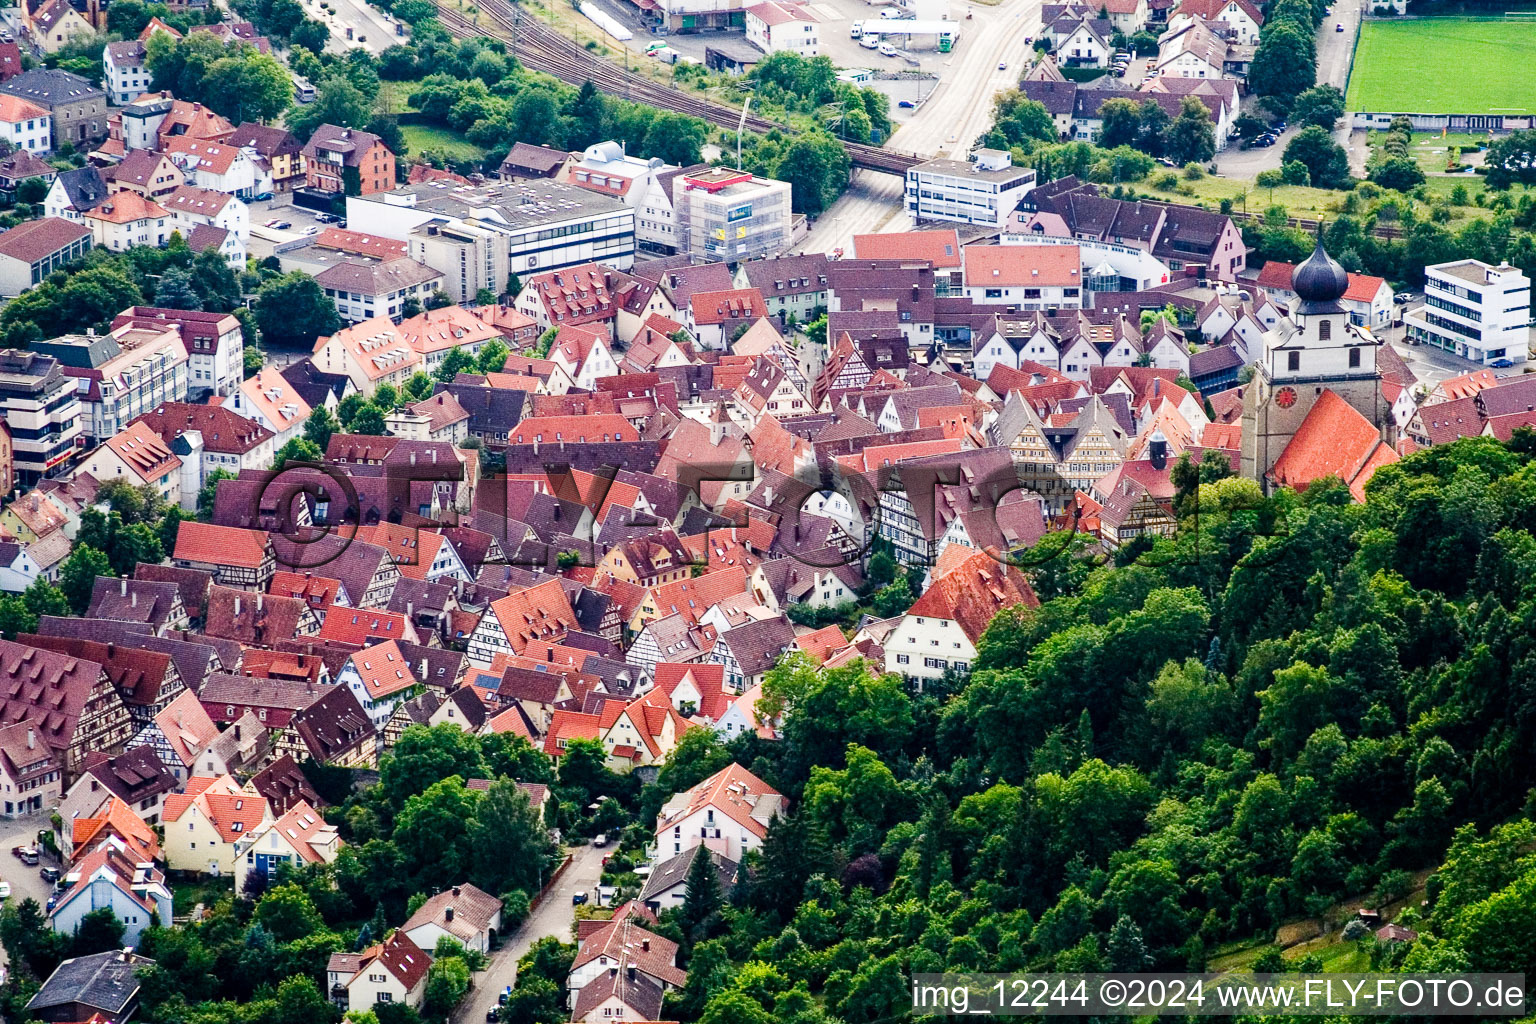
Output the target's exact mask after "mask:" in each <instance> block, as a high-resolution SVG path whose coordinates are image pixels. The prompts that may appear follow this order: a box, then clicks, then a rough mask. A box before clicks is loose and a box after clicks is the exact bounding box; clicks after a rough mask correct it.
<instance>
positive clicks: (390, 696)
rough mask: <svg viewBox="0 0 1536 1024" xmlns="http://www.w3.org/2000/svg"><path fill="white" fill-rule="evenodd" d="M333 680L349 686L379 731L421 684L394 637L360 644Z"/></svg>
mask: <svg viewBox="0 0 1536 1024" xmlns="http://www.w3.org/2000/svg"><path fill="white" fill-rule="evenodd" d="M336 681H337V682H338V683H340V684H341V685H342V686H346V687H348V688H349V689H351V691H352V694H353V696H355V697H356V698H357V702H358V703H359V704H361V705H362V706H363V710H364V711H366V712H367V713H368V717H369V718H370V719H372V720H373V726H374V728H375V729H378V730H383V728H384V723H386V722H388V721H389V718H390V716H391V715H393V714H394V713H395V708H396V707H398V706H399V705H400V703H401V702H402V701H404V700H406V699H407V698H409V697H412V696H414V695H415V694H416V693H417V692H418V691H419V690H420V688H421V686H422V684H421V683H420V682H419V681H418V680H417V679H416V676H415V674H414V673H413V672H412V671H411V665H410V662H409V660H408V659H407V658H406V656H405V654H404V653H402V652H401V650H400V646H399V644H398V643H397V642H396V641H394V640H386V641H384V642H383V643H376V644H373V645H371V646H368V647H364V648H363V649H362V650H360V651H358V652H357V653H356V654H354V655H352V657H350V658H348V659H347V663H346V665H344V666H342V669H341V673H340V674H339V675H338V676H337V677H336Z"/></svg>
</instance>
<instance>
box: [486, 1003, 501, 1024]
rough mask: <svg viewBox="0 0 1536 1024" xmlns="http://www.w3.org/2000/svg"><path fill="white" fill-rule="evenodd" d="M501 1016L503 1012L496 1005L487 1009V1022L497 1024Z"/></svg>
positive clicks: (487, 1023)
mask: <svg viewBox="0 0 1536 1024" xmlns="http://www.w3.org/2000/svg"><path fill="white" fill-rule="evenodd" d="M500 1016H501V1014H500V1013H499V1012H498V1011H497V1009H496V1007H494V1006H493V1007H491V1008H490V1009H489V1010H486V1011H485V1024H496V1021H497V1019H498V1018H499V1017H500Z"/></svg>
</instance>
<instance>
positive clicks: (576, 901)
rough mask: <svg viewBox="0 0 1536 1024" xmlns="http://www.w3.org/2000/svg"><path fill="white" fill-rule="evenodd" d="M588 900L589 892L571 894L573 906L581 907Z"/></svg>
mask: <svg viewBox="0 0 1536 1024" xmlns="http://www.w3.org/2000/svg"><path fill="white" fill-rule="evenodd" d="M586 902H587V894H586V893H584V892H578V893H575V894H574V895H572V896H571V906H573V907H579V906H581V905H583V904H584V903H586Z"/></svg>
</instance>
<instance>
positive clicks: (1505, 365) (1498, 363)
mask: <svg viewBox="0 0 1536 1024" xmlns="http://www.w3.org/2000/svg"><path fill="white" fill-rule="evenodd" d="M1488 365H1489V366H1491V367H1493V368H1494V369H1495V370H1507V369H1509V368H1510V367H1511V366H1514V365H1515V361H1514V360H1513V359H1495V360H1494V361H1493V362H1491V363H1489V364H1488ZM4 884H5V883H3V882H0V885H4Z"/></svg>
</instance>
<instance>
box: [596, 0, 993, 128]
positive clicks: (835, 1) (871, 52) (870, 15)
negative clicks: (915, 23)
mask: <svg viewBox="0 0 1536 1024" xmlns="http://www.w3.org/2000/svg"><path fill="white" fill-rule="evenodd" d="M592 2H593V3H595V4H596V5H597V6H599V7H601V8H602V9H603V10H604V11H605V12H606V13H608V14H609V15H611V16H613V17H614V18H616V19H618V20H619V21H620V22H622V23H623V24H624V25H625V26H627V27H628V28H629V29H630V30H631V31H633V32H634V33H635V35H634V38H633V39H631V40H629V41H628V42H627V43H623V44H620V43H619V41H618V40H616V39H614V38H613V37H612V36H604V42H606V43H607V44H608V45H610V46H619V45H624V46H626V47H627V48H628V49H629V50H630V51H631V60H632V61H636V62H638V61H646V60H653V59H655V58H651V57H647V56H645V48H646V47H647V46H648V45H650V44H651V43H653V42H655V41H656V40H658V39H659V40H663V41H665V42H666V44H667V46H668V47H670V48H672V49H674V50H676V51H677V52H678V53H680V54H682V55H683V56H684V57H687V58H689V59H692V60H697V61H701V62H702V61H703V60H704V51H705V49H706V48H707V47H711V46H714V47H725V48H728V49H729V50H730V51H731V52H733V53H734V52H736V51H738V50H739V51H742V52H750V53H757V51H756V48H755V47H753V46H752V44H750V43H748V42H747V39H746V35H745V33H743V32H741V31H723V30H722V31H702V32H688V33H676V34H657V33H654V32H652V31H651V29H650V28H649V27H648V25H647V23H646V22H645V21H644V20H643V19H642V18H640V17H639V16H638V13H637V9H636V8H635V6H634V4H632V3H629V2H627V0H592ZM883 9H886V5H885V4H884V3H870V2H865V0H812V2H811V3H810V6H809V10H810V12H811V13H812V14H814V15H815V16H816V17H817V18H818V19H819V24H818V26H817V31H818V39H819V46H818V50H819V54H820V55H821V56H825V57H830V58H831V59H832V63H833V64H835V65H836V66H837V67H839V68H841V69H844V70H853V69H860V68H862V69H867V70H869V71H873V72H876V73H889V74H891V75H892V76H895V75H896V74H898V73H905V74H904V75H903V77H899V78H897V77H892V78H889V79H879V78H876V79H871V80H869V81H867V82H864V83H862V84H864V85H867V86H869V87H871V88H875V89H879V90H880V91H881V92H884V93H885V94H886V95H888V96H890V97H891V119H892V120H893V121H895V122H897V123H900V122H903V121H905V120H907V119H908V118H910V117H911V116H912V115H913V113H914V111H915V109H916V107H917V105H918V104H920V103H921V102H922V101H923V100H924V99H925V98H926V97H928V96H929V95H930V94H931V93H932V92H933V91H934V89H935V88H936V87H937V86H938V85H939V83H940V81H941V80H943V79H944V78H947V77H949V76H950V75H951V72H952V70H953V69H954V68H955V67H956V62H957V61H964V60H965V59H966V57H967V50H968V47H967V39H968V38H969V32H968V30H969V29H975V30H976V31H978V32H980V31H982V30H984V27H985V22H984V21H982V20H980V19H981V17H982V15H981V14H980V13H978V14H977V15H976V20H971V21H967V20H966V14H967V13H968V12H969V11H970V10H971V8H970V5H968V4H966V3H964V2H961V0H953V2H951V3H949V5H948V8H947V12H946V17H947V18H948V20H951V21H953V22H955V24H956V26H957V27H958V28H959V31H960V37H959V40H958V42H957V43H956V44H955V46H954V48H953V49H952V50H951V51H950V52H949V53H940V52H939V51H938V50H937V49H936V48H935V49H915V50H913V51H911V52H910V53H905V54H903V55H900V56H886V55H884V54H882V53H881V52H880V50H879V48H878V46H877V47H875V48H866V47H863V46H861V45H859V40H858V39H855V38H853V36H852V35H851V34H850V28H851V27H852V25H853V23H854V22H855V21H861V22H862V21H880V20H881V18H880V12H881V10H883ZM978 10H979V11H988V10H990V9H989V8H978ZM593 28H594V30H595V26H593ZM927 42H928V44H929V45H930V46H933V45H936V44H934V42H933V38H932V37H928V38H927ZM897 45H899V43H898V44H897ZM757 55H758V56H759V57H761V56H765V55H763V54H757ZM907 57H910V58H911V59H910V60H908V59H906V58H907ZM913 73H916V74H913ZM902 101H906V102H907V103H910V104H912V106H909V107H903V106H901V103H902Z"/></svg>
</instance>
